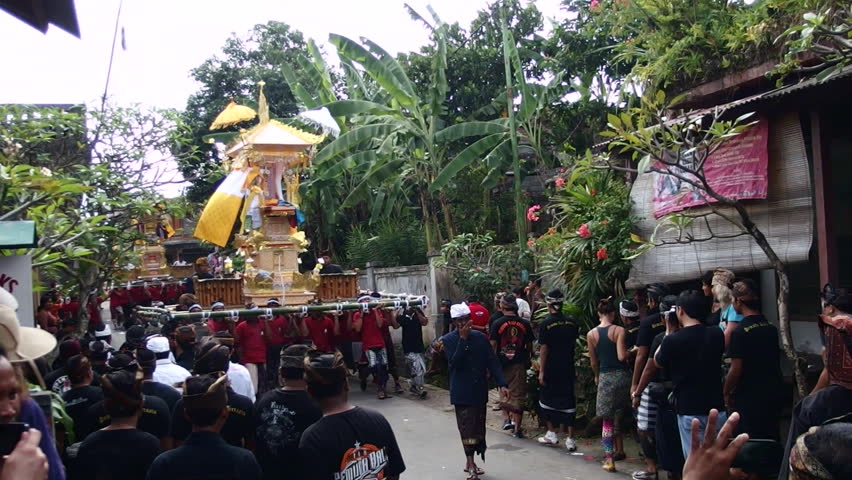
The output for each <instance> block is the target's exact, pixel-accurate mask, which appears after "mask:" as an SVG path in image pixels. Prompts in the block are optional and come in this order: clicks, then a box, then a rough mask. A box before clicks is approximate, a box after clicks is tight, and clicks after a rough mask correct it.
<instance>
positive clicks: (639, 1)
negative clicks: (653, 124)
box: [571, 0, 823, 91]
mask: <svg viewBox="0 0 852 480" xmlns="http://www.w3.org/2000/svg"><path fill="white" fill-rule="evenodd" d="M821 3H823V0H760V1H756V2H747V1H745V0H733V1H720V0H592V1H591V2H577V1H572V2H571V4H572V5H573V6H574V7H575V8H576V9H577V10H576V11H577V14H578V15H579V16H582V17H583V18H585V19H586V21H585V22H584V27H585V28H587V29H588V31H590V32H606V35H607V36H608V37H609V38H611V39H613V40H615V41H612V42H610V43H609V44H608V45H606V46H605V47H604V48H612V49H613V51H614V53H615V54H616V57H615V59H616V62H617V63H618V64H621V65H624V66H625V69H626V68H629V71H623V74H627V76H628V77H629V78H630V81H634V82H637V83H641V84H644V83H651V84H652V86H653V87H655V88H666V89H670V90H675V91H684V90H687V89H688V88H689V87H691V86H693V85H696V84H699V83H702V82H706V81H710V80H713V79H715V78H718V77H719V76H720V75H722V74H724V73H726V72H730V71H736V70H742V69H744V68H747V67H749V66H754V65H756V64H757V63H760V62H765V61H767V60H769V59H771V58H773V57H777V55H778V49H777V48H776V47H775V46H774V45H773V41H774V39H775V38H776V37H777V36H778V35H779V34H781V33H782V32H784V31H785V30H786V29H787V28H788V27H789V26H790V25H792V24H793V23H794V22H798V19H799V18H801V15H802V13H804V12H806V11H808V8H809V7H811V8H812V6H813V5H815V4H821ZM597 35H598V36H599V35H600V34H599V33H598V34H597Z"/></svg>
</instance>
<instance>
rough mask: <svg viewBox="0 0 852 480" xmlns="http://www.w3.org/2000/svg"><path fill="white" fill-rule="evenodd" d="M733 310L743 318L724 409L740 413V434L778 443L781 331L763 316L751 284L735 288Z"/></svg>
mask: <svg viewBox="0 0 852 480" xmlns="http://www.w3.org/2000/svg"><path fill="white" fill-rule="evenodd" d="M733 293H734V303H733V305H734V309H735V310H736V311H737V313H739V314H741V315H743V316H744V317H745V318H743V320H742V322H740V324H739V325H738V326H737V328H736V329H735V330H734V331H733V332H732V333H731V341H730V345H729V346H728V357H729V358H730V359H731V368H730V370H728V375H727V377H726V378H725V407H726V408H727V409H728V411H730V412H733V411H736V412H739V414H740V423H739V425H738V427H737V428H738V433H747V434H749V437H750V438H768V439H772V440H779V439H780V435H779V430H778V420H779V418H780V417H781V405H782V398H781V392H782V389H783V377H782V374H781V349H780V348H779V347H778V329H777V328H775V325H772V324H771V323H769V322H768V321H767V320H766V318H765V317H764V316H763V315H761V314H760V297H759V296H758V295H757V287H756V286H755V285H754V282H752V281H751V280H743V281H740V282H737V283H735V284H734V288H733Z"/></svg>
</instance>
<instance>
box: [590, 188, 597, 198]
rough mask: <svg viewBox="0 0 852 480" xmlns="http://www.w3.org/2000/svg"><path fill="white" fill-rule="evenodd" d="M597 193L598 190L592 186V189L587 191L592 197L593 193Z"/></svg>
mask: <svg viewBox="0 0 852 480" xmlns="http://www.w3.org/2000/svg"><path fill="white" fill-rule="evenodd" d="M597 194H598V191H597V190H595V189H594V188H593V189H591V190H590V191H589V195H591V196H593V197H594V196H595V195H597Z"/></svg>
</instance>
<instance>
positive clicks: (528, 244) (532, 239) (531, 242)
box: [527, 238, 535, 248]
mask: <svg viewBox="0 0 852 480" xmlns="http://www.w3.org/2000/svg"><path fill="white" fill-rule="evenodd" d="M533 246H535V239H534V238H531V239H529V240H527V247H529V248H532V247H533Z"/></svg>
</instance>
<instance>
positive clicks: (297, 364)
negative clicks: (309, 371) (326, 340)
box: [255, 345, 322, 480]
mask: <svg viewBox="0 0 852 480" xmlns="http://www.w3.org/2000/svg"><path fill="white" fill-rule="evenodd" d="M307 352H308V347H307V346H306V345H291V346H289V347H287V348H285V349H284V350H283V351H282V352H281V362H280V376H281V385H282V387H280V388H276V389H275V390H272V391H269V392H266V394H265V395H263V397H262V398H261V399H260V400H258V402H257V405H256V406H255V414H256V417H255V418H256V420H255V424H256V425H257V430H256V432H257V435H256V437H257V451H256V452H255V453H256V454H257V461H258V462H259V463H260V467H261V468H262V469H263V477H264V478H265V479H267V480H286V479H288V478H289V479H293V480H298V479H301V478H303V477H304V475H305V474H304V464H303V463H302V458H301V457H300V456H299V440H301V438H302V433H303V432H304V431H305V430H306V429H307V428H308V427H310V426H311V425H313V424H314V423H316V422H317V421H318V420H319V419H320V418H322V411H321V410H320V408H319V405H317V404H316V402H314V400H313V399H312V398H311V397H310V396H308V392H307V387H306V385H305V379H304V375H305V355H306V354H307Z"/></svg>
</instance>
